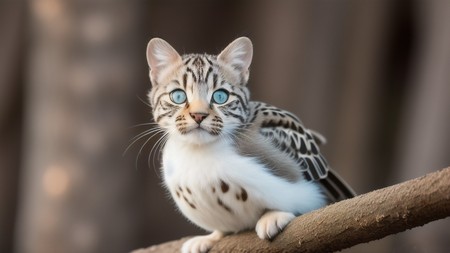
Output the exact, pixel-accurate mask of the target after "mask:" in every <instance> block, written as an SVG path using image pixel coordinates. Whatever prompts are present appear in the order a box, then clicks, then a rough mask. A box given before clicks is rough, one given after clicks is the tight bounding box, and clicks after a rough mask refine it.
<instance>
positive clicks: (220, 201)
mask: <svg viewBox="0 0 450 253" xmlns="http://www.w3.org/2000/svg"><path fill="white" fill-rule="evenodd" d="M217 204H219V206H221V207H223V208H224V209H225V210H227V211H228V212H230V213H231V212H232V211H231V208H230V207H229V206H227V205H225V204H224V203H223V202H222V200H221V199H220V198H217Z"/></svg>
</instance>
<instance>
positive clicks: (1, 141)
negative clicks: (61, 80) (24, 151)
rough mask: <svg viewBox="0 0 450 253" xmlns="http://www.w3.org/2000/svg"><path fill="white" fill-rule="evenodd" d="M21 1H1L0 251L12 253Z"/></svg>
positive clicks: (21, 51) (20, 94)
mask: <svg viewBox="0 0 450 253" xmlns="http://www.w3.org/2000/svg"><path fill="white" fill-rule="evenodd" d="M25 25H26V24H25V4H24V2H23V1H1V2H0V36H1V39H0V55H1V57H0V252H13V248H12V246H13V243H12V242H13V237H14V221H15V217H16V205H17V189H18V177H19V172H20V149H21V144H22V143H21V140H22V139H21V135H22V116H23V115H22V113H23V110H22V109H23V108H22V103H23V98H22V97H23V77H22V76H23V68H22V67H23V63H24V61H23V56H24V52H25V50H24V47H25V43H24V40H23V39H24V35H25V29H24V27H25Z"/></svg>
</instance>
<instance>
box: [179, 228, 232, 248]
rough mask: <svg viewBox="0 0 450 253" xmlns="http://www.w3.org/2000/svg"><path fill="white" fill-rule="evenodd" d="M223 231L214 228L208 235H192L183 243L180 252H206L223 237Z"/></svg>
mask: <svg viewBox="0 0 450 253" xmlns="http://www.w3.org/2000/svg"><path fill="white" fill-rule="evenodd" d="M224 235H225V234H224V233H222V232H220V231H217V230H215V231H214V232H212V233H211V234H209V235H201V236H196V237H193V238H191V239H189V240H187V241H186V242H185V243H183V247H182V248H181V252H182V253H205V252H208V250H210V249H211V248H212V246H214V244H215V243H216V242H218V241H219V240H220V239H221V238H223V237H224Z"/></svg>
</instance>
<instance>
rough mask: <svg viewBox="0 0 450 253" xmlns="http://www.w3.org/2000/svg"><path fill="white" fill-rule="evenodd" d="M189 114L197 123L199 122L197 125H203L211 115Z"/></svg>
mask: <svg viewBox="0 0 450 253" xmlns="http://www.w3.org/2000/svg"><path fill="white" fill-rule="evenodd" d="M189 114H190V115H191V117H192V118H193V119H194V120H195V122H197V124H200V123H202V121H203V120H204V119H205V118H206V117H208V115H209V114H208V113H204V112H191V113H189Z"/></svg>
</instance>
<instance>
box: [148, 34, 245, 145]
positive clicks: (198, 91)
mask: <svg viewBox="0 0 450 253" xmlns="http://www.w3.org/2000/svg"><path fill="white" fill-rule="evenodd" d="M252 55H253V46H252V43H251V41H250V39H248V38H246V37H241V38H238V39H236V40H235V41H233V42H232V43H230V44H229V45H228V46H227V47H226V48H225V49H224V50H223V51H222V52H221V53H220V54H218V55H207V54H188V55H183V56H180V55H179V54H178V52H177V51H176V50H175V49H174V48H173V47H172V46H171V45H170V44H169V43H167V42H166V41H164V40H162V39H159V38H154V39H152V40H150V42H149V43H148V46H147V62H148V65H149V67H150V80H151V82H152V89H151V91H150V93H149V99H150V103H151V105H152V109H153V117H154V120H155V121H156V122H157V123H158V124H159V126H160V127H162V128H163V129H165V130H166V131H167V132H168V133H169V135H170V136H171V137H172V136H173V137H178V138H180V139H181V140H184V141H187V142H189V143H194V144H202V143H208V142H213V141H216V140H218V139H220V138H228V137H231V136H232V135H233V133H234V131H235V130H236V129H237V128H239V127H241V126H242V125H243V124H245V123H246V122H247V121H248V115H249V108H248V100H249V92H248V89H247V87H246V84H247V81H248V77H249V67H250V63H251V60H252Z"/></svg>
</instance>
